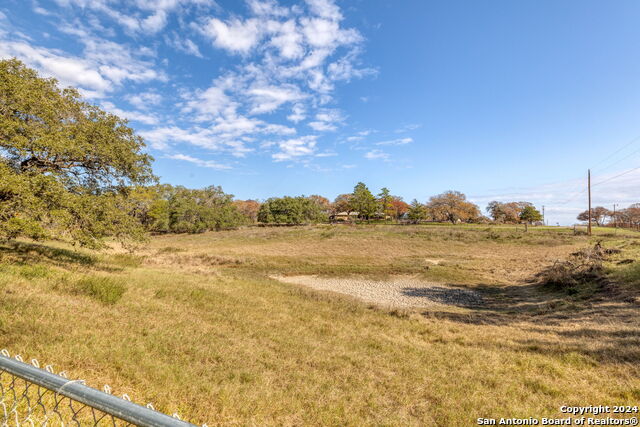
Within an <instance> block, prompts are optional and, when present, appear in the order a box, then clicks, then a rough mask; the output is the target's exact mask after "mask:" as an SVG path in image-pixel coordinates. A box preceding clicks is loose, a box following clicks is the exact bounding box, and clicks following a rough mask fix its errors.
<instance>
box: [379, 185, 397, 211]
mask: <svg viewBox="0 0 640 427" xmlns="http://www.w3.org/2000/svg"><path fill="white" fill-rule="evenodd" d="M392 200H393V196H392V195H391V192H390V191H389V189H388V188H387V187H383V188H382V189H381V190H380V193H379V194H378V205H379V206H378V210H379V212H380V213H381V214H382V217H383V218H386V217H387V216H390V217H393V215H394V213H395V212H394V210H393V205H392V204H391V201H392Z"/></svg>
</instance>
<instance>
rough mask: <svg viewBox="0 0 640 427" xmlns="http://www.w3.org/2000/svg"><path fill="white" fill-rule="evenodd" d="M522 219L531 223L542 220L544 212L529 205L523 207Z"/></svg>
mask: <svg viewBox="0 0 640 427" xmlns="http://www.w3.org/2000/svg"><path fill="white" fill-rule="evenodd" d="M520 219H521V220H522V221H524V222H525V223H528V224H531V223H533V222H536V221H542V214H541V213H540V212H539V211H538V210H537V209H536V208H535V207H533V206H532V205H529V206H525V207H524V209H522V212H521V213H520Z"/></svg>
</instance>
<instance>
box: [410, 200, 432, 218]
mask: <svg viewBox="0 0 640 427" xmlns="http://www.w3.org/2000/svg"><path fill="white" fill-rule="evenodd" d="M407 216H408V217H409V220H410V221H411V222H414V223H418V222H420V221H423V220H425V219H427V208H426V207H425V206H424V205H423V204H422V203H420V202H418V200H416V199H413V201H412V202H411V205H409V211H408V212H407Z"/></svg>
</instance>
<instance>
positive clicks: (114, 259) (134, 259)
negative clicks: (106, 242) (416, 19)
mask: <svg viewBox="0 0 640 427" xmlns="http://www.w3.org/2000/svg"><path fill="white" fill-rule="evenodd" d="M143 260H144V258H143V257H141V256H138V255H133V254H115V255H111V256H110V257H109V262H110V263H111V264H115V265H117V266H119V267H129V268H137V267H140V265H142V261H143Z"/></svg>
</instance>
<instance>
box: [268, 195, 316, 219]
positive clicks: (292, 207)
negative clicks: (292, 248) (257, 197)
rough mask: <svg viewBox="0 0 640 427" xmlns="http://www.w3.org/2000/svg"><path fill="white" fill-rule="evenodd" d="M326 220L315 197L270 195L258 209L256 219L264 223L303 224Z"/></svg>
mask: <svg viewBox="0 0 640 427" xmlns="http://www.w3.org/2000/svg"><path fill="white" fill-rule="evenodd" d="M326 220H327V215H326V213H325V212H324V211H323V207H322V205H321V203H320V202H319V201H318V199H317V198H316V197H304V196H298V197H289V196H285V197H272V198H270V199H267V200H266V201H265V202H264V203H263V204H262V206H260V210H259V211H258V221H260V222H262V223H265V224H292V225H293V224H305V223H314V222H322V221H326Z"/></svg>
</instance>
